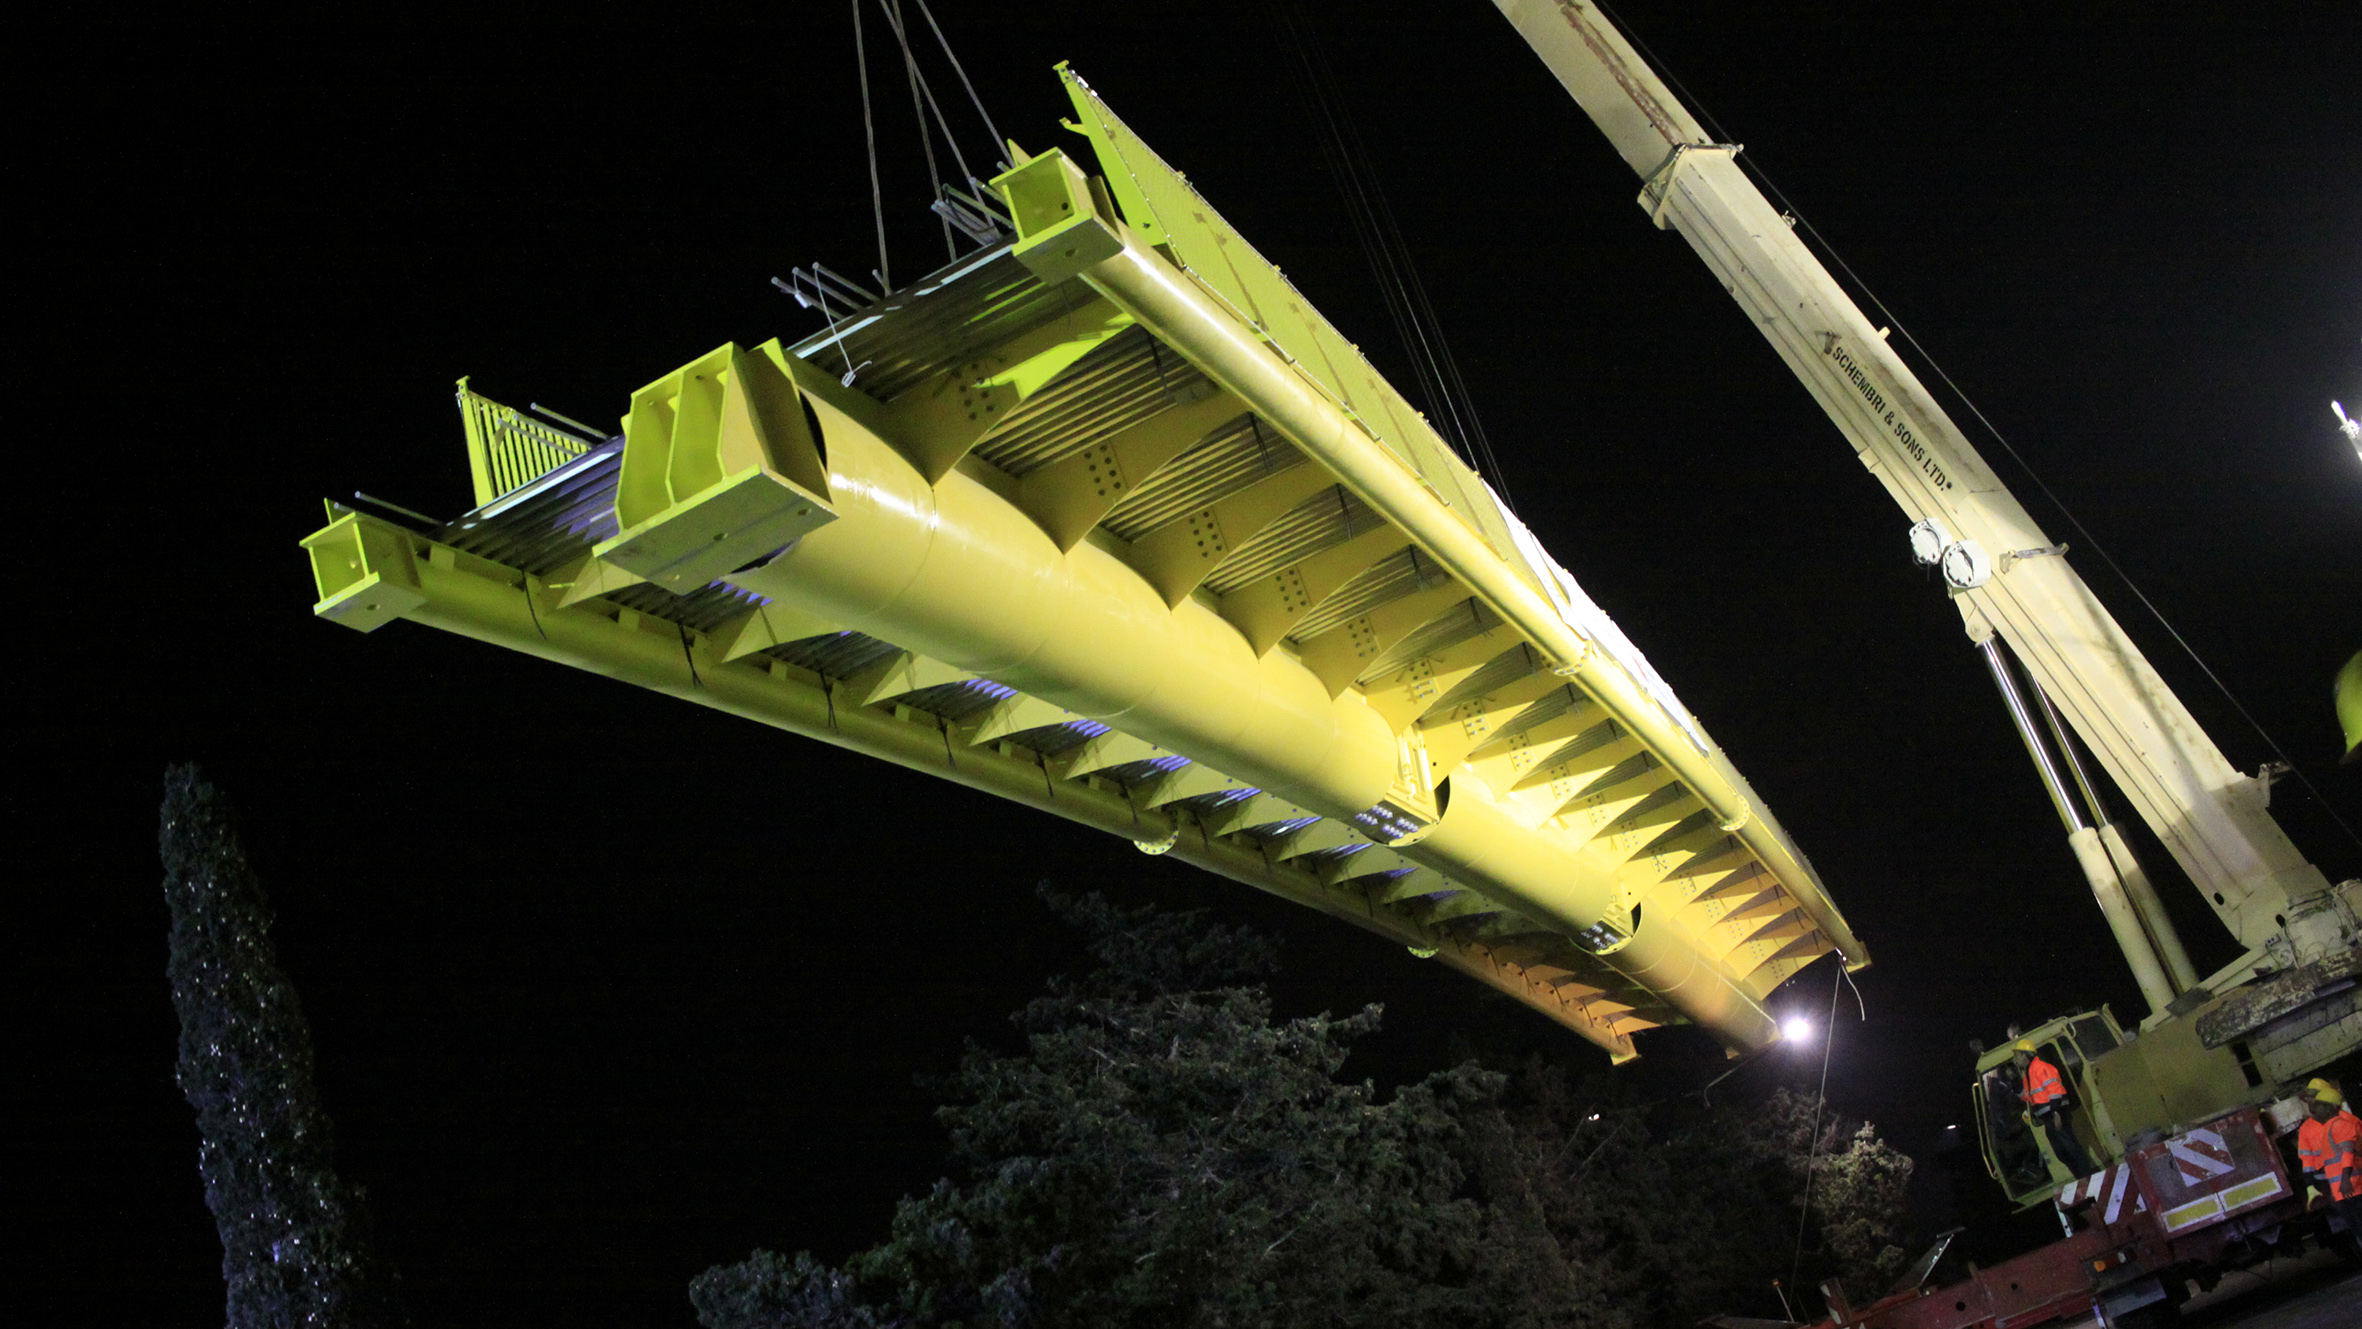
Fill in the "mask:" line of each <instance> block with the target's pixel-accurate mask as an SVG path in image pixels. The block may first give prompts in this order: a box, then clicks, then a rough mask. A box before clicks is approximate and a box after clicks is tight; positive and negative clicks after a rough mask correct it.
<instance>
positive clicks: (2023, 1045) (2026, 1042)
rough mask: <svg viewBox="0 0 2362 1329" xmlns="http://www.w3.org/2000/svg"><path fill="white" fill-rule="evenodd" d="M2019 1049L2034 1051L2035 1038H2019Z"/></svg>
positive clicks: (2021, 1050)
mask: <svg viewBox="0 0 2362 1329" xmlns="http://www.w3.org/2000/svg"><path fill="white" fill-rule="evenodd" d="M2017 1050H2018V1051H2020V1052H2032V1051H2033V1050H2034V1040H2033V1039H2031V1038H2021V1039H2019V1040H2018V1047H2017Z"/></svg>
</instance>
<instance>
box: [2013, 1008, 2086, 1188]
mask: <svg viewBox="0 0 2362 1329" xmlns="http://www.w3.org/2000/svg"><path fill="white" fill-rule="evenodd" d="M2013 1060H2014V1061H2016V1063H2017V1068H2018V1079H2019V1082H2020V1083H2022V1084H2023V1085H2024V1086H2025V1088H2024V1089H2023V1090H2021V1091H2020V1092H2021V1094H2022V1096H2023V1097H2024V1098H2025V1100H2026V1111H2027V1112H2028V1113H2029V1114H2031V1115H2032V1117H2033V1119H2034V1124H2036V1125H2038V1126H2040V1127H2041V1128H2042V1134H2043V1135H2044V1136H2045V1137H2046V1138H2048V1139H2049V1141H2050V1151H2051V1152H2052V1153H2053V1154H2056V1155H2057V1156H2058V1160H2059V1162H2061V1163H2064V1164H2065V1165H2066V1166H2067V1170H2068V1171H2070V1172H2072V1173H2074V1174H2075V1175H2076V1176H2078V1177H2088V1176H2090V1175H2091V1174H2092V1173H2094V1172H2097V1171H2099V1170H2100V1167H2099V1164H2097V1163H2094V1162H2093V1161H2092V1160H2091V1155H2090V1154H2089V1153H2086V1152H2085V1151H2084V1148H2083V1142H2082V1141H2081V1140H2078V1139H2076V1138H2075V1129H2074V1127H2073V1126H2071V1125H2070V1124H2069V1123H2068V1121H2067V1110H2066V1109H2067V1081H2066V1077H2064V1076H2062V1075H2060V1074H2059V1068H2058V1067H2056V1066H2053V1065H2051V1064H2050V1063H2049V1062H2047V1061H2044V1060H2043V1059H2042V1058H2041V1057H2040V1056H2038V1055H2036V1053H2035V1051H2034V1043H2033V1040H2032V1039H2025V1038H2021V1039H2019V1040H2018V1045H2017V1056H2016V1057H2015V1058H2013Z"/></svg>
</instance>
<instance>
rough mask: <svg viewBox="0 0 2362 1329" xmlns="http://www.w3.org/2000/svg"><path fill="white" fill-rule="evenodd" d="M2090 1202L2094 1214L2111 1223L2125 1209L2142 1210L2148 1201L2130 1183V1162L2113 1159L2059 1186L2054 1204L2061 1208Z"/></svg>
mask: <svg viewBox="0 0 2362 1329" xmlns="http://www.w3.org/2000/svg"><path fill="white" fill-rule="evenodd" d="M2086 1201H2088V1202H2090V1204H2091V1205H2092V1207H2093V1212H2094V1216H2095V1217H2097V1218H2098V1219H2099V1221H2101V1222H2103V1223H2115V1222H2119V1221H2121V1220H2122V1219H2123V1217H2124V1216H2125V1215H2126V1214H2127V1213H2134V1214H2138V1213H2144V1212H2146V1211H2147V1209H2148V1205H2147V1203H2146V1202H2144V1201H2143V1200H2142V1199H2141V1193H2140V1191H2139V1190H2137V1189H2135V1188H2134V1186H2133V1184H2132V1164H2130V1163H2117V1164H2115V1165H2114V1166H2112V1167H2106V1168H2102V1169H2101V1170H2099V1171H2097V1172H2094V1173H2092V1174H2091V1175H2090V1176H2088V1177H2078V1178H2076V1179H2075V1180H2073V1181H2070V1182H2068V1183H2067V1184H2066V1185H2065V1186H2063V1187H2060V1188H2059V1194H2058V1205H2059V1207H2060V1208H2061V1209H2067V1208H2072V1207H2074V1206H2075V1205H2078V1204H2082V1203H2085V1202H2086Z"/></svg>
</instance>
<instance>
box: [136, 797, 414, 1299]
mask: <svg viewBox="0 0 2362 1329" xmlns="http://www.w3.org/2000/svg"><path fill="white" fill-rule="evenodd" d="M162 822H163V825H162V834H161V837H160V840H161V849H162V855H163V863H164V899H165V903H166V905H167V906H168V907H169V909H170V911H171V928H172V931H171V946H172V952H171V958H170V961H169V963H168V967H167V971H168V973H169V975H170V977H171V981H172V1004H173V1006H174V1007H175V1009H177V1010H178V1012H179V1014H180V1029H181V1033H180V1063H179V1068H178V1078H179V1081H180V1087H181V1092H182V1093H184V1094H186V1095H187V1096H188V1100H189V1105H190V1106H191V1107H193V1108H195V1109H196V1112H197V1132H198V1137H199V1142H198V1152H197V1171H198V1173H199V1175H200V1176H201V1177H202V1178H203V1179H204V1183H205V1203H206V1206H207V1207H208V1208H210V1209H212V1211H213V1219H214V1224H215V1226H216V1227H217V1228H218V1229H219V1230H220V1233H221V1246H222V1261H221V1268H222V1279H223V1281H224V1282H225V1283H226V1284H227V1285H228V1295H229V1314H228V1324H229V1329H296V1327H297V1326H303V1327H305V1329H378V1327H379V1326H392V1325H399V1324H402V1323H405V1322H406V1321H405V1319H404V1317H403V1316H402V1314H401V1311H400V1307H399V1304H398V1302H397V1299H396V1297H395V1294H394V1288H393V1280H392V1277H391V1274H390V1271H389V1270H387V1269H386V1267H385V1266H384V1265H383V1264H382V1263H380V1262H379V1261H378V1260H377V1258H376V1257H375V1255H374V1253H373V1252H372V1250H371V1248H370V1243H369V1234H368V1221H367V1216H366V1213H365V1211H364V1209H363V1206H362V1197H361V1193H360V1190H359V1188H358V1187H354V1186H349V1185H347V1184H346V1183H344V1182H343V1181H341V1180H339V1179H338V1177H337V1175H336V1170H335V1168H334V1166H333V1161H332V1146H331V1140H330V1133H329V1125H328V1115H327V1113H326V1112H325V1111H324V1110H323V1109H322V1108H321V1106H320V1100H319V1095H318V1093H317V1092H316V1091H315V1090H314V1088H313V1084H312V1040H311V1031H310V1029H309V1028H308V1027H307V1026H306V1025H305V1023H304V1018H303V1009H302V1007H301V1006H300V1005H299V1004H298V1003H297V1001H296V996H295V987H294V985H293V984H291V983H290V982H288V980H287V976H286V975H285V974H283V973H281V972H280V970H279V963H278V958H277V955H276V952H275V950H274V948H273V947H272V945H271V938H270V928H271V921H272V919H271V910H270V902H269V900H268V898H267V897H266V896H265V895H264V893H263V889H262V884H261V882H260V881H259V880H257V879H256V877H255V875H254V870H253V868H252V867H251V866H250V865H249V864H248V862H247V860H246V853H245V850H244V848H243V847H242V846H241V845H240V844H239V841H238V835H237V828H236V825H235V823H234V820H233V818H232V815H231V809H230V806H229V802H228V800H227V798H225V797H224V796H223V794H222V793H221V791H220V790H219V789H217V788H215V787H214V785H213V784H212V783H211V782H210V781H208V780H207V779H206V778H205V777H204V776H203V775H202V774H201V773H200V772H199V771H198V770H197V768H196V767H194V766H187V765H183V766H175V767H173V768H171V769H170V770H169V771H167V772H166V773H165V778H164V807H163V816H162Z"/></svg>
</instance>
